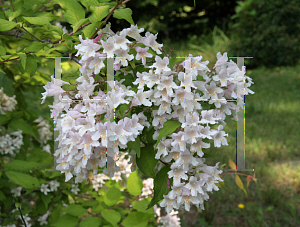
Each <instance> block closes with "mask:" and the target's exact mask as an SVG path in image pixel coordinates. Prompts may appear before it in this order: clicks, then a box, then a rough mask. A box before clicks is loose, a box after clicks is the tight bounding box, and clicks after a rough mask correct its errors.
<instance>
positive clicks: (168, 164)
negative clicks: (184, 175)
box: [159, 159, 171, 166]
mask: <svg viewBox="0 0 300 227" xmlns="http://www.w3.org/2000/svg"><path fill="white" fill-rule="evenodd" d="M159 161H161V162H162V163H164V164H165V165H167V166H171V164H170V163H166V162H164V161H162V160H160V159H159Z"/></svg>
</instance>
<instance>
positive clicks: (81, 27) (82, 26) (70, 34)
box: [52, 22, 91, 44]
mask: <svg viewBox="0 0 300 227" xmlns="http://www.w3.org/2000/svg"><path fill="white" fill-rule="evenodd" d="M89 24H91V23H90V22H89V23H86V24H83V25H81V26H80V27H79V28H78V29H77V30H76V32H78V31H79V30H81V29H83V28H84V27H85V26H87V25H89ZM76 32H74V33H76ZM74 33H73V32H71V33H69V36H72V35H74ZM61 40H62V38H61V39H59V40H57V41H55V42H52V43H53V44H55V43H59V42H60V41H61Z"/></svg>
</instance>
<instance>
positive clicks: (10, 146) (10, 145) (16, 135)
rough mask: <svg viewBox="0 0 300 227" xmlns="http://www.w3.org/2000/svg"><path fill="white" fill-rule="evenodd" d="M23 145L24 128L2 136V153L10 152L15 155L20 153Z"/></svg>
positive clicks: (0, 141)
mask: <svg viewBox="0 0 300 227" xmlns="http://www.w3.org/2000/svg"><path fill="white" fill-rule="evenodd" d="M0 131H1V129H0ZM22 145H23V136H22V130H18V131H15V132H13V133H10V134H6V135H3V136H1V137H0V154H10V155H12V156H15V155H16V153H19V151H20V148H21V146H22Z"/></svg>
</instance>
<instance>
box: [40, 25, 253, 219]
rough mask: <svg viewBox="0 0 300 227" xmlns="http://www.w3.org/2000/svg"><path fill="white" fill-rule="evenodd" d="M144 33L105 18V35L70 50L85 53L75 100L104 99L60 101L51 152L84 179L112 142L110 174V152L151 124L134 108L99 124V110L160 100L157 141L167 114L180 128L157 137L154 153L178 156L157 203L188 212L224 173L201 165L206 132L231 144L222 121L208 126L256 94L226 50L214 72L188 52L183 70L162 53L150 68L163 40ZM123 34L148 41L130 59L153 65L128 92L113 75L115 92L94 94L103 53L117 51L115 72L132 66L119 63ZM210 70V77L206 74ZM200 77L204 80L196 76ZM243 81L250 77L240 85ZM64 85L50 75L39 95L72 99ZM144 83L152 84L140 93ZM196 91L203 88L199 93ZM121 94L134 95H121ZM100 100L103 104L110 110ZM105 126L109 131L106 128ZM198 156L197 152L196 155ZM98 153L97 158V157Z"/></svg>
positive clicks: (123, 55)
mask: <svg viewBox="0 0 300 227" xmlns="http://www.w3.org/2000/svg"><path fill="white" fill-rule="evenodd" d="M142 31H143V29H138V28H137V26H133V25H132V26H131V27H130V28H127V29H124V30H123V31H121V32H118V33H117V34H115V33H114V32H112V31H111V29H110V24H108V25H107V26H106V27H105V28H104V29H103V30H101V31H100V32H105V33H106V34H105V35H104V36H103V39H102V40H100V38H101V35H100V33H98V34H99V36H98V37H97V38H96V39H94V40H91V39H86V40H83V39H82V37H81V36H79V39H80V41H81V44H79V45H77V46H75V48H76V49H77V50H78V53H77V54H76V56H78V55H81V56H82V57H81V60H80V63H81V64H82V67H81V68H80V72H81V76H80V77H79V78H78V79H77V81H78V82H81V83H82V84H80V85H79V86H78V88H77V89H78V94H76V95H75V98H77V99H78V98H81V99H90V98H91V97H92V98H93V99H102V100H103V99H106V103H107V104H103V103H101V104H99V105H98V104H96V103H93V101H89V102H84V105H83V103H81V104H78V105H76V106H75V107H74V108H73V109H71V110H69V109H70V106H71V104H70V103H63V102H61V103H59V104H58V105H55V106H53V111H52V117H53V116H54V117H56V116H58V114H59V113H60V112H62V110H65V111H66V112H67V114H63V115H62V119H55V120H56V121H57V126H58V127H62V133H61V135H60V136H59V138H58V140H59V141H60V147H61V148H60V149H59V150H57V151H56V152H55V156H59V158H58V160H57V162H58V163H60V164H59V165H58V166H57V170H60V171H62V172H65V173H66V181H68V180H69V179H71V177H72V176H73V175H72V173H71V172H73V174H75V175H76V179H75V182H78V181H80V182H81V181H82V180H83V179H86V178H88V173H89V171H90V170H91V169H93V172H94V174H95V173H97V170H98V166H100V167H104V165H105V162H106V160H105V155H106V151H107V149H106V148H105V147H106V146H110V145H111V144H112V141H114V142H115V143H114V145H115V146H114V149H113V152H108V153H107V156H108V157H107V162H108V168H107V169H106V168H105V169H104V170H103V172H104V173H105V174H107V173H109V175H110V176H111V177H112V176H113V175H114V172H115V171H117V170H119V169H120V168H119V167H117V168H115V165H114V164H115V163H114V162H113V157H114V156H115V154H116V153H117V152H118V145H119V146H120V147H121V148H123V149H125V148H127V142H128V141H130V140H131V141H134V140H135V138H136V137H137V135H139V134H140V132H141V131H142V130H143V128H144V126H143V125H145V126H147V127H149V126H150V124H149V123H148V122H146V121H145V120H146V119H147V118H146V117H145V116H144V115H143V113H139V115H136V114H134V115H133V116H132V119H129V118H125V119H122V120H120V121H119V122H118V124H116V123H115V122H108V124H107V123H105V124H103V123H102V122H99V121H96V120H95V118H96V116H100V114H103V113H107V114H109V116H112V114H113V110H114V109H115V108H117V107H118V106H119V105H120V104H122V103H126V104H129V103H130V102H131V107H132V106H139V105H144V106H149V107H151V106H152V105H155V106H159V109H158V110H154V111H152V114H153V116H154V119H153V121H152V125H153V126H154V129H155V133H154V135H153V139H154V140H157V138H158V136H159V133H160V130H161V129H162V127H163V124H164V123H165V122H166V121H167V120H169V119H172V118H175V119H177V120H179V122H180V123H182V125H181V128H182V129H183V131H179V132H178V133H173V134H171V135H170V137H171V139H164V140H161V141H160V143H159V145H158V151H157V154H156V156H155V158H156V159H160V158H161V160H162V161H165V162H171V160H172V159H173V160H174V161H175V162H174V163H172V165H171V171H169V172H168V175H169V178H173V185H172V190H171V191H170V192H169V194H168V195H165V196H164V200H163V201H162V202H161V204H160V205H161V206H166V207H167V208H166V210H167V212H168V213H169V212H171V210H172V209H173V208H177V209H179V205H182V204H185V209H186V210H187V211H189V209H190V202H192V203H193V204H195V205H196V206H197V207H199V205H200V206H201V208H202V209H204V206H203V200H207V199H208V198H209V196H208V194H207V192H211V191H212V190H213V189H214V190H216V191H217V190H219V189H218V187H217V186H216V185H215V184H216V183H218V182H220V181H222V179H221V178H220V177H219V176H218V174H220V173H222V171H218V170H217V168H218V164H219V163H217V164H216V166H215V167H212V166H207V165H206V164H204V161H205V159H204V158H201V157H203V155H204V153H203V151H202V148H209V147H210V143H205V142H204V141H203V140H204V139H206V138H207V139H213V140H214V146H215V147H220V146H221V145H228V144H227V140H226V138H225V136H228V134H226V133H225V132H224V131H222V129H223V126H222V125H219V126H218V130H214V129H211V128H210V126H209V124H217V123H219V122H221V123H222V124H223V125H225V122H224V120H225V117H226V115H231V114H232V113H234V112H235V111H238V110H239V108H243V107H244V106H243V105H241V104H240V101H241V100H243V96H244V95H248V93H251V94H253V93H254V92H252V91H251V90H249V89H248V87H249V86H250V85H251V84H252V83H253V82H252V81H251V78H249V77H247V76H245V75H244V74H245V72H244V71H242V70H239V68H238V66H237V65H236V64H235V63H234V62H233V61H230V62H227V61H228V57H227V53H224V55H223V56H222V55H221V53H220V52H219V53H218V54H217V58H218V60H217V62H216V64H215V66H214V68H213V70H212V72H211V71H210V70H209V69H208V67H207V64H208V61H205V62H201V59H202V56H200V57H193V56H192V55H190V58H189V59H188V60H185V61H184V62H183V63H182V64H181V65H182V66H183V67H184V69H185V73H183V72H179V73H177V72H176V69H174V70H175V71H172V69H170V68H169V58H168V57H164V58H163V59H162V58H161V57H159V56H158V55H157V56H156V57H155V63H154V64H153V65H152V66H146V65H145V64H146V60H145V59H146V57H152V55H151V54H150V53H148V52H147V50H148V49H149V48H150V47H151V48H152V49H153V50H154V51H155V52H156V53H157V54H161V51H160V48H161V47H162V44H158V43H157V42H156V41H155V39H156V36H157V34H156V35H153V34H151V33H149V32H147V33H146V36H145V37H142V36H141V35H140V34H139V33H140V32H142ZM126 36H129V37H131V38H133V39H135V40H136V41H137V43H142V44H144V45H145V46H146V48H135V50H136V52H137V54H136V56H135V59H137V60H138V59H142V62H143V64H144V67H145V68H150V70H149V72H143V73H139V72H137V77H138V78H137V79H136V81H135V82H133V84H135V85H138V92H137V93H135V92H133V91H131V90H129V88H130V87H127V88H126V87H125V86H124V85H122V82H123V81H124V79H123V80H121V81H119V82H117V81H114V83H115V85H114V83H113V81H109V82H108V83H109V85H110V87H115V90H116V94H114V96H113V95H112V92H107V95H106V94H105V93H104V92H103V91H102V90H101V89H100V90H99V93H98V95H97V96H95V97H93V93H94V88H95V86H96V84H95V83H94V82H95V80H94V78H93V76H92V75H93V74H98V73H99V72H100V70H101V68H103V67H104V66H105V65H104V63H103V61H104V59H105V57H113V56H114V55H117V58H116V60H115V62H114V68H115V70H116V71H118V70H120V71H121V72H123V73H124V74H125V75H126V74H128V73H133V72H132V71H129V72H126V71H125V69H124V68H123V69H120V67H121V65H122V66H127V65H128V62H127V60H129V61H131V60H132V59H133V58H134V55H133V54H130V55H129V54H128V52H129V49H130V47H133V45H134V44H132V42H130V41H129V40H128V39H126ZM99 40H100V42H99ZM100 43H101V44H102V45H100ZM129 45H131V46H129ZM101 48H103V50H101ZM97 51H99V52H97ZM154 68H155V70H154ZM208 72H209V73H210V76H208V75H207V74H206V73H208ZM198 75H200V76H201V77H202V78H203V79H204V80H205V81H196V80H197V76H198ZM174 76H177V78H175V81H180V82H181V84H180V85H177V84H176V83H175V82H173V77H174ZM177 79H178V80H177ZM246 80H247V81H248V83H245V81H246ZM62 84H68V83H67V82H63V81H61V80H56V79H54V78H53V77H52V82H51V83H48V84H47V85H46V86H44V88H45V89H46V92H45V93H43V98H42V99H43V101H44V99H45V98H46V96H52V95H59V99H60V100H62V98H64V99H69V97H68V96H67V95H64V97H62V94H63V93H64V90H63V89H62V88H61V87H60V86H61V85H62ZM144 85H146V86H147V87H148V88H149V89H150V90H148V91H144ZM191 88H194V89H196V90H197V92H196V90H194V91H193V92H187V91H186V90H189V91H190V89H191ZM173 90H174V91H173ZM199 91H200V93H198V92H199ZM200 94H202V96H200ZM125 96H131V97H129V98H126V99H125ZM232 98H234V99H237V103H238V104H237V105H234V104H233V103H230V102H227V100H226V99H232ZM195 99H198V100H203V99H206V100H207V99H209V103H210V104H212V103H214V105H215V107H216V109H215V110H214V109H211V110H203V108H202V106H201V104H200V103H198V102H195V101H194V100H195ZM216 99H219V100H218V101H217V100H216ZM220 100H221V101H220ZM241 103H242V102H241ZM104 106H108V109H106V108H104ZM172 111H173V112H172ZM82 112H83V113H82ZM56 118H57V117H56ZM106 126H107V127H106ZM112 126H113V127H112ZM107 129H108V135H107V134H106V132H107ZM112 132H113V133H112ZM100 140H101V141H100ZM100 142H101V143H100ZM195 155H198V157H200V158H198V157H194V156H195ZM100 157H101V159H98V158H100ZM131 157H132V156H131ZM131 162H132V167H133V168H135V160H134V158H133V159H132V160H131ZM192 166H193V167H192ZM131 170H132V168H131ZM197 170H201V171H203V173H197V174H196V175H195V172H196V171H197ZM188 175H189V176H191V177H189V176H188Z"/></svg>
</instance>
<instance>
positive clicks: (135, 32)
mask: <svg viewBox="0 0 300 227" xmlns="http://www.w3.org/2000/svg"><path fill="white" fill-rule="evenodd" d="M126 31H127V35H128V36H129V37H131V38H134V39H136V40H138V41H140V39H141V35H140V34H139V33H141V32H143V31H144V28H140V29H138V26H137V25H135V26H134V25H133V24H132V25H131V27H130V28H127V29H126Z"/></svg>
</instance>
